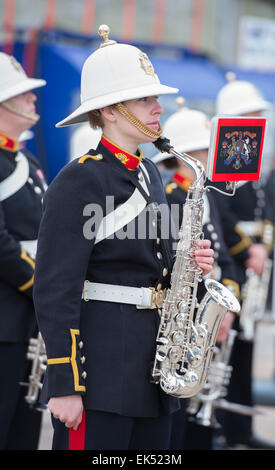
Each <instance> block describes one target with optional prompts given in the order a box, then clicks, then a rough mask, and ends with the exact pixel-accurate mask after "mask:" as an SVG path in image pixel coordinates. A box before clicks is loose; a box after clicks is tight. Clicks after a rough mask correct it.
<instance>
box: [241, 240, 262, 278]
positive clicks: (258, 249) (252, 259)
mask: <svg viewBox="0 0 275 470" xmlns="http://www.w3.org/2000/svg"><path fill="white" fill-rule="evenodd" d="M248 253H249V258H248V260H247V261H246V263H245V267H246V268H251V269H253V271H254V272H255V273H256V274H258V276H261V275H262V273H263V268H264V263H265V261H266V259H267V257H268V250H267V248H266V246H265V245H263V244H262V243H254V244H253V245H251V246H250V247H249V248H248Z"/></svg>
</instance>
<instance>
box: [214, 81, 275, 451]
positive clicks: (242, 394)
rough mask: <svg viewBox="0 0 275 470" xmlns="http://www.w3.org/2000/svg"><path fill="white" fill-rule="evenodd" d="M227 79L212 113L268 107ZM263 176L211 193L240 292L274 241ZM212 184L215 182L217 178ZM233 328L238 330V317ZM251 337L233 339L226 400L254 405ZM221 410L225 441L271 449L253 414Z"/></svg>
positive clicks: (244, 85)
mask: <svg viewBox="0 0 275 470" xmlns="http://www.w3.org/2000/svg"><path fill="white" fill-rule="evenodd" d="M227 79H228V83H227V84H226V85H225V86H224V87H223V88H222V89H221V90H220V91H219V93H218V95H217V99H216V114H217V115H222V114H226V115H234V116H262V115H263V113H264V112H265V111H267V110H268V109H269V108H270V104H269V103H268V102H266V101H265V100H264V98H263V96H262V95H261V93H260V92H259V90H258V89H257V88H256V87H255V86H254V85H252V83H250V82H247V81H242V80H236V79H235V76H234V74H232V73H229V74H228V75H227ZM262 179H263V178H262V176H261V178H260V180H259V181H243V182H241V183H239V185H238V186H237V189H236V194H235V196H234V197H232V198H224V197H223V196H222V195H221V194H219V193H218V192H216V191H215V192H214V197H215V201H216V203H217V205H218V207H219V209H220V214H221V217H222V225H223V229H224V237H225V241H226V243H227V246H228V248H229V252H230V254H231V255H232V257H233V259H234V260H235V262H236V268H237V270H238V276H239V282H240V286H241V292H242V287H243V285H244V283H245V281H246V279H247V278H246V270H247V269H248V268H250V269H252V270H253V271H254V272H255V273H256V274H257V275H258V276H261V275H262V273H263V269H264V264H265V261H266V260H267V258H268V257H269V255H270V253H271V250H272V246H273V223H272V212H271V207H270V206H269V205H268V204H267V195H266V188H265V184H264V182H263V181H262ZM216 185H217V186H218V187H219V183H217V184H216ZM250 294H251V293H250ZM242 300H243V298H241V301H242ZM234 327H236V328H237V329H238V330H239V331H240V332H241V327H240V324H239V319H238V320H237V321H236V325H235V326H234ZM253 342H254V339H253V338H252V340H249V341H247V340H246V339H243V338H242V336H241V334H239V335H238V337H237V338H236V340H235V343H234V347H233V352H232V366H233V372H232V377H231V383H230V386H229V393H228V398H229V400H231V401H235V402H237V403H240V404H243V405H247V406H253V396H252V360H253ZM220 414H221V418H222V416H223V431H224V433H225V438H226V442H227V444H228V445H229V446H234V445H237V444H243V445H246V446H247V447H250V448H257V449H269V448H274V445H272V444H270V443H268V442H265V441H263V440H262V439H259V438H258V437H257V436H254V434H253V427H252V416H244V415H240V414H237V413H231V412H229V411H226V412H220Z"/></svg>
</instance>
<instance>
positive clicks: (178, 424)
mask: <svg viewBox="0 0 275 470" xmlns="http://www.w3.org/2000/svg"><path fill="white" fill-rule="evenodd" d="M176 101H177V102H178V104H179V107H180V109H179V110H178V111H177V112H175V113H174V114H173V115H172V116H170V117H169V118H168V119H167V121H166V122H165V125H164V127H163V134H164V135H165V136H166V137H167V138H169V139H170V141H171V142H173V145H174V146H175V148H176V150H177V151H179V152H185V153H187V154H188V155H191V156H192V157H194V158H197V159H198V160H200V161H201V162H202V163H203V164H204V166H205V167H206V164H207V158H208V147H209V143H210V122H209V119H208V117H207V116H206V114H204V113H203V112H201V111H197V110H194V109H189V108H187V107H185V106H183V107H182V104H183V101H184V100H183V99H182V98H181V97H179V98H177V100H176ZM153 161H154V162H155V163H157V162H159V164H160V165H161V164H162V165H163V166H164V169H166V170H170V172H171V171H172V172H173V173H172V177H171V179H170V181H169V182H168V183H167V184H166V186H165V192H166V197H167V201H168V204H169V206H170V209H171V212H172V216H174V219H175V224H176V226H179V227H180V226H181V223H182V218H183V206H184V203H185V200H186V196H187V191H188V189H189V187H190V185H191V184H192V183H193V182H194V173H193V172H192V171H191V170H190V169H189V168H188V167H187V166H186V165H185V164H184V163H183V162H181V161H179V160H178V159H176V158H175V157H172V158H171V155H170V157H169V155H167V154H158V155H156V156H155V157H153ZM163 176H164V175H163ZM223 189H224V190H225V187H224V188H223ZM225 197H226V196H225ZM203 231H204V236H205V238H206V239H209V240H211V242H212V248H213V250H214V264H213V269H212V271H211V273H210V276H211V277H212V278H213V279H216V280H217V281H219V282H221V283H223V284H224V285H225V286H226V287H228V288H229V289H230V290H231V291H232V292H233V293H234V294H235V295H236V297H237V298H239V294H240V292H239V284H238V278H237V273H236V271H235V266H234V261H233V260H232V257H231V256H230V255H229V252H228V249H227V246H226V244H225V242H224V238H223V231H222V227H221V221H220V215H219V212H218V210H217V208H216V205H215V201H214V199H213V196H212V191H210V192H207V193H206V194H205V195H204V214H203ZM205 292H206V290H205V286H204V284H203V283H199V287H198V300H199V301H200V300H201V299H202V297H203V295H204V294H205ZM235 315H236V314H235V313H232V312H229V311H228V312H227V314H226V316H225V318H224V320H223V322H222V324H221V327H220V330H219V333H218V336H217V342H218V343H220V342H222V341H224V340H226V338H227V336H228V332H229V330H230V328H231V326H232V324H233V321H234V319H235ZM187 404H188V403H187V400H186V399H184V400H181V409H180V411H178V412H176V413H174V415H173V427H172V438H171V449H174V450H176V449H177V450H182V449H185V450H187V449H189V450H190V449H212V448H213V442H212V438H213V429H212V428H211V427H204V426H201V425H198V424H196V422H195V421H194V420H193V421H192V422H191V421H190V415H188V412H187V411H186V407H187Z"/></svg>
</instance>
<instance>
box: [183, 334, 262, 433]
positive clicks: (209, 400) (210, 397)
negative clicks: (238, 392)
mask: <svg viewBox="0 0 275 470" xmlns="http://www.w3.org/2000/svg"><path fill="white" fill-rule="evenodd" d="M237 334H238V333H237V331H236V330H230V331H229V334H228V337H227V339H226V340H225V341H223V343H222V344H221V345H220V346H219V347H216V348H215V350H214V358H213V361H212V363H211V366H210V371H209V374H208V379H207V382H206V384H205V386H204V388H203V389H202V390H201V391H200V392H199V393H198V394H197V395H196V396H194V397H192V398H191V399H190V400H189V403H188V407H187V413H188V414H189V415H190V417H191V419H192V421H194V422H196V423H197V424H199V425H201V426H211V427H214V428H218V427H220V425H219V423H218V421H217V420H216V417H215V410H216V409H223V410H227V411H231V412H233V413H239V414H243V415H254V414H260V413H262V412H261V411H259V410H258V409H257V408H253V407H249V406H246V405H241V404H237V403H232V402H229V401H227V400H226V399H225V398H224V397H226V395H227V387H228V385H229V383H230V378H231V374H232V366H231V365H230V364H229V361H230V357H231V353H232V348H233V345H234V341H235V338H236V336H237Z"/></svg>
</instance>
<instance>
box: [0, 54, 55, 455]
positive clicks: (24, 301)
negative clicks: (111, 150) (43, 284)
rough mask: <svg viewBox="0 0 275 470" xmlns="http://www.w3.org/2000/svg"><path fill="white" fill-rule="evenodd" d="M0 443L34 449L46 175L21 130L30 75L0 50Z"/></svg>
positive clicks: (26, 121) (28, 112) (27, 119)
mask: <svg viewBox="0 0 275 470" xmlns="http://www.w3.org/2000/svg"><path fill="white" fill-rule="evenodd" d="M0 72H1V73H0V155H1V162H0V302H1V315H0V350H1V354H0V364H1V366H0V377H1V390H0V449H5V450H7V449H9V450H11V449H12V450H35V449H37V445H38V439H39V432H40V422H41V413H40V412H38V411H36V410H34V409H31V408H30V407H29V405H28V404H27V403H26V402H25V400H24V395H26V389H25V388H24V387H22V386H20V382H26V381H27V380H28V374H29V365H30V363H29V361H28V360H27V359H26V352H27V346H28V342H29V338H30V337H31V336H33V335H34V334H35V335H36V334H37V323H36V318H35V313H34V306H33V300H32V289H33V274H34V257H35V250H36V240H37V235H38V227H39V223H40V220H41V215H42V196H43V193H44V190H45V180H44V176H43V173H42V170H41V168H40V166H39V164H38V162H37V161H36V159H35V158H34V157H33V156H32V155H31V154H30V153H29V152H28V151H27V150H25V149H23V148H21V147H22V144H21V143H20V136H21V135H22V134H24V132H26V131H27V130H28V129H29V128H30V127H32V126H33V125H34V124H35V123H36V122H37V120H38V118H39V116H38V114H36V109H35V101H36V96H35V94H34V93H33V91H32V90H34V89H36V88H38V87H42V86H44V85H45V84H46V82H45V81H44V80H40V79H32V78H28V77H27V75H26V74H25V72H24V70H23V68H22V67H21V65H20V64H19V63H18V62H17V61H16V59H15V58H14V57H12V56H9V55H7V54H5V53H3V52H0Z"/></svg>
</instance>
